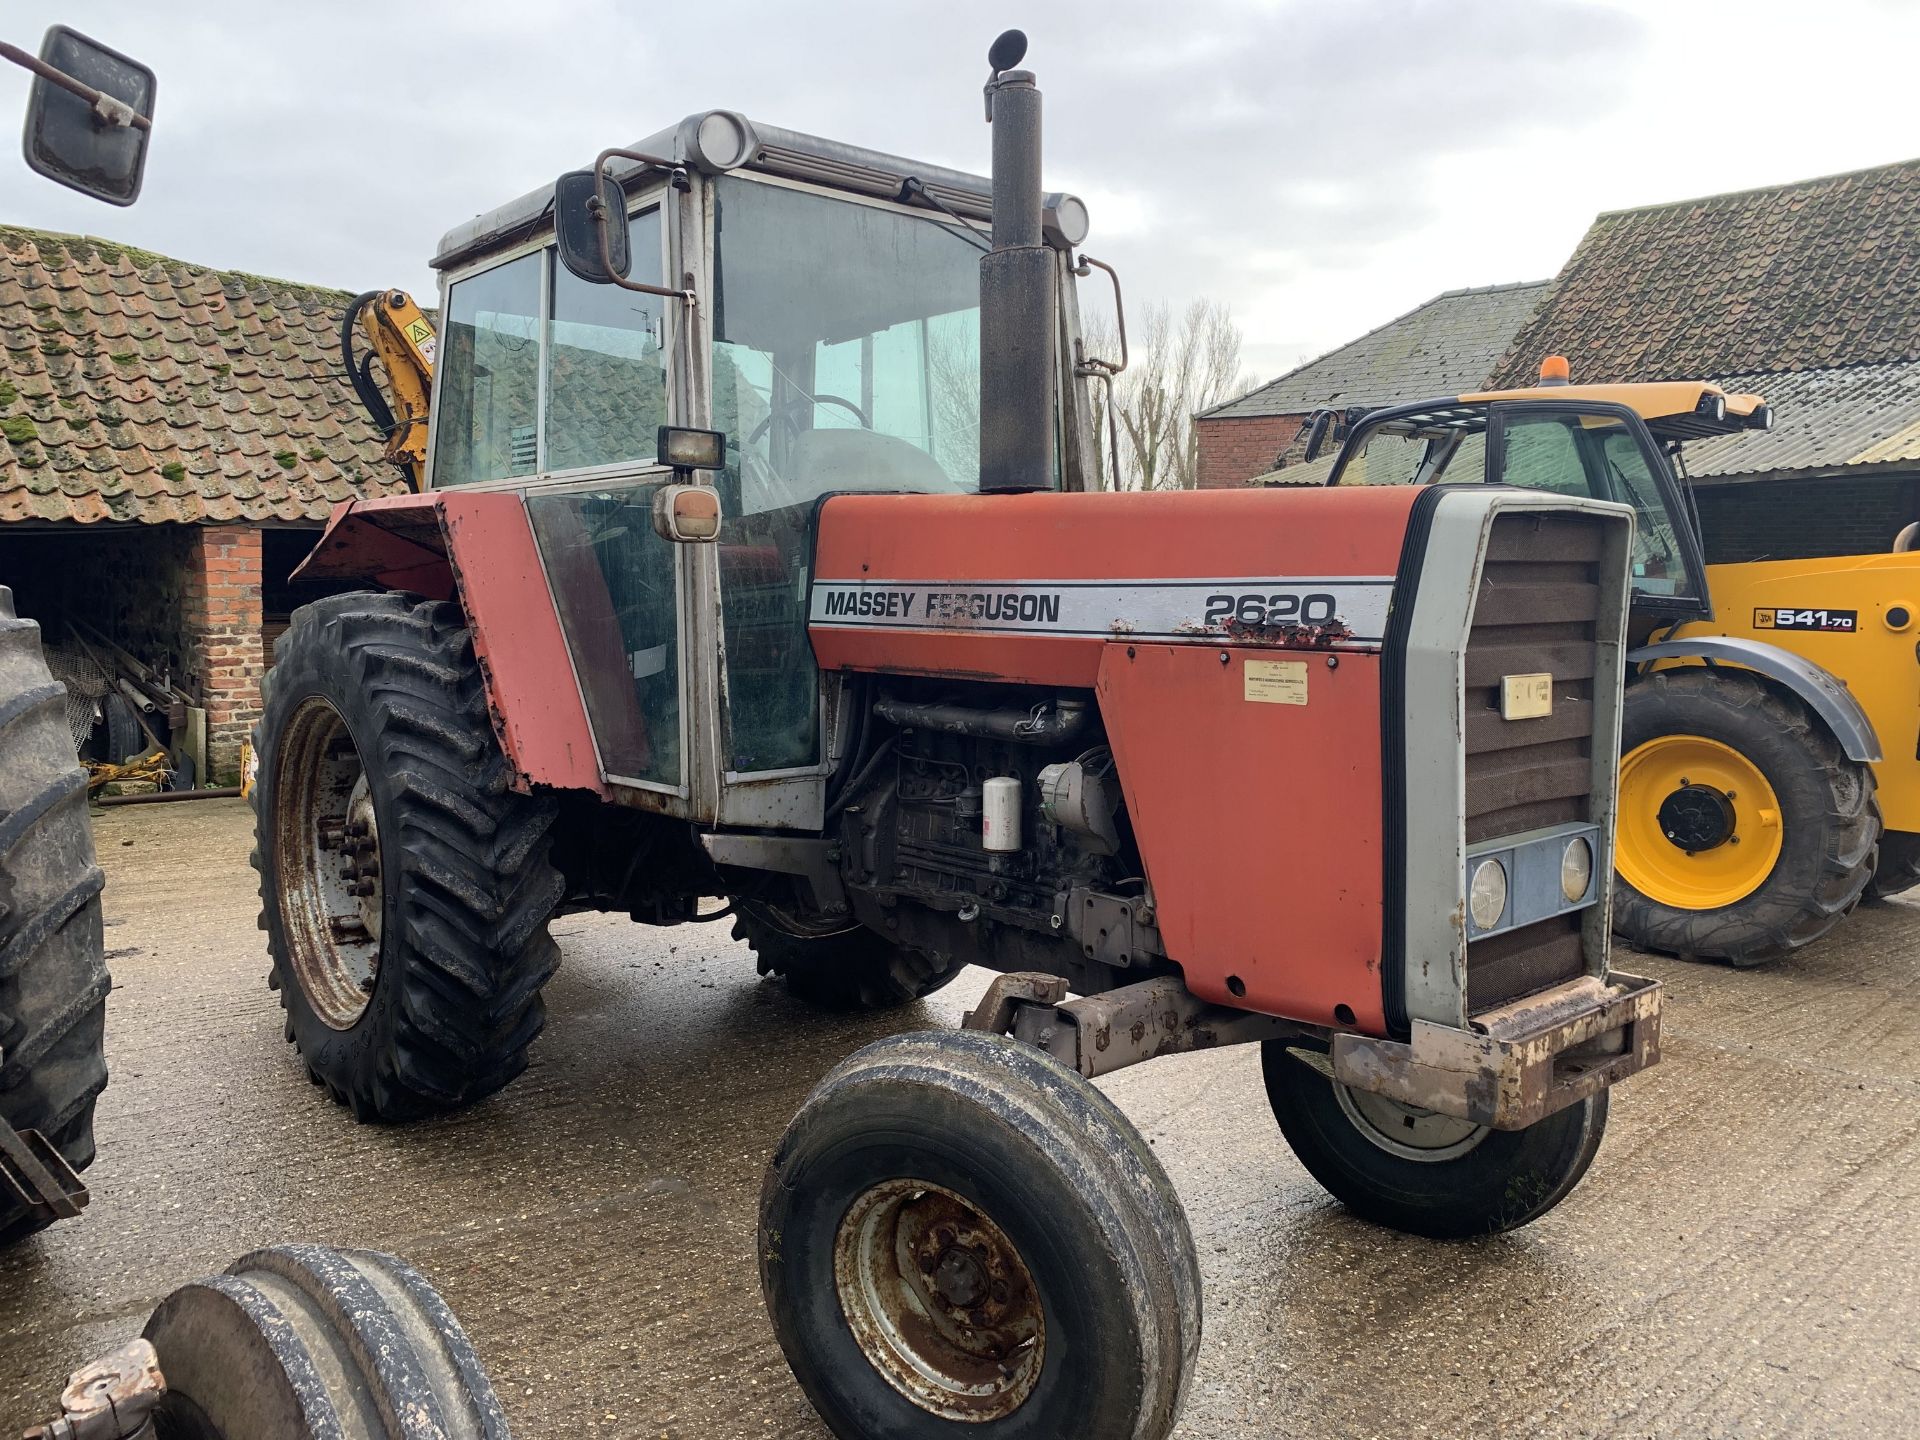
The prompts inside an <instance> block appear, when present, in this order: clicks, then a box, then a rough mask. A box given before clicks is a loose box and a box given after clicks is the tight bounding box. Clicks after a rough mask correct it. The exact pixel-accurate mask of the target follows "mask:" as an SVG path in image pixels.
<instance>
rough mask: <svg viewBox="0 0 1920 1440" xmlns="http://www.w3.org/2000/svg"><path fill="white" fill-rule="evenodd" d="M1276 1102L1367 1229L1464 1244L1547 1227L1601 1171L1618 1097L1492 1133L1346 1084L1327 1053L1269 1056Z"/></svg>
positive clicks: (1275, 1045) (1297, 1049)
mask: <svg viewBox="0 0 1920 1440" xmlns="http://www.w3.org/2000/svg"><path fill="white" fill-rule="evenodd" d="M1260 1064H1261V1069H1262V1071H1263V1072H1264V1074H1265V1077H1266V1082H1267V1100H1268V1102H1269V1103H1270V1104H1271V1105H1272V1106H1273V1114H1274V1118H1275V1119H1276V1120H1278V1121H1279V1122H1280V1133H1281V1134H1282V1135H1284V1136H1285V1137H1286V1140H1287V1144H1288V1145H1290V1146H1291V1147H1292V1148H1293V1153H1294V1154H1295V1155H1296V1156H1297V1157H1299V1160H1300V1163H1301V1164H1302V1165H1304V1166H1306V1167H1307V1173H1308V1174H1310V1175H1312V1176H1313V1178H1314V1179H1316V1180H1318V1181H1319V1182H1320V1183H1321V1184H1322V1185H1324V1186H1325V1187H1326V1188H1327V1191H1328V1193H1329V1194H1331V1195H1332V1196H1333V1197H1334V1198H1335V1199H1336V1200H1338V1201H1340V1203H1341V1204H1343V1205H1345V1206H1346V1207H1347V1208H1348V1209H1349V1210H1351V1211H1353V1213H1354V1214H1356V1215H1358V1216H1359V1217H1360V1218H1361V1219H1363V1220H1371V1221H1372V1222H1373V1223H1374V1224H1376V1225H1385V1226H1387V1227H1388V1228H1389V1229H1393V1230H1402V1231H1405V1232H1406V1233H1407V1234H1409V1235H1425V1236H1427V1237H1428V1238H1430V1239H1434V1240H1463V1239H1469V1238H1471V1237H1473V1236H1476V1235H1498V1234H1500V1233H1502V1232H1503V1231H1507V1230H1515V1229H1518V1228H1519V1227H1520V1226H1522V1225H1525V1224H1528V1223H1529V1222H1531V1221H1534V1220H1538V1219H1539V1218H1540V1217H1541V1216H1542V1215H1544V1214H1546V1213H1547V1211H1549V1210H1551V1209H1552V1208H1553V1207H1554V1206H1555V1205H1558V1204H1559V1203H1560V1202H1561V1201H1562V1200H1564V1199H1565V1198H1566V1197H1567V1194H1568V1192H1569V1191H1571V1190H1572V1189H1573V1187H1574V1186H1575V1185H1577V1184H1579V1183H1580V1177H1581V1176H1582V1175H1584V1174H1586V1173H1587V1167H1588V1166H1589V1165H1591V1164H1592V1163H1593V1156H1594V1152H1595V1151H1597V1150H1598V1149H1599V1148H1600V1138H1601V1136H1602V1135H1604V1134H1605V1133H1606V1129H1607V1092H1606V1091H1605V1090H1602V1091H1600V1092H1599V1093H1598V1094H1597V1095H1592V1096H1589V1097H1588V1098H1587V1099H1585V1100H1581V1101H1578V1102H1576V1103H1575V1104H1572V1105H1569V1106H1568V1107H1567V1108H1566V1109H1564V1110H1558V1111H1556V1112H1554V1113H1553V1114H1552V1115H1549V1116H1548V1117H1547V1118H1546V1119H1544V1120H1541V1121H1539V1122H1538V1123H1536V1124H1533V1125H1530V1126H1528V1127H1527V1128H1526V1129H1525V1130H1491V1129H1489V1128H1487V1127H1486V1126H1484V1125H1475V1124H1474V1123H1473V1122H1472V1121H1469V1120H1456V1119H1455V1118H1453V1117H1452V1116H1450V1115H1438V1114H1435V1113H1434V1112H1433V1111H1431V1110H1421V1109H1417V1108H1415V1107H1414V1106H1411V1105H1403V1104H1401V1103H1400V1102H1399V1101H1397V1100H1390V1099H1388V1098H1387V1097H1385V1096H1383V1095H1370V1094H1367V1093H1365V1092H1363V1091H1359V1090H1352V1089H1349V1088H1348V1087H1347V1086H1345V1085H1342V1084H1341V1083H1340V1082H1339V1081H1337V1080H1335V1079H1334V1078H1333V1076H1332V1073H1331V1070H1330V1068H1329V1066H1328V1061H1327V1058H1326V1053H1325V1051H1324V1050H1319V1049H1314V1048H1311V1047H1309V1046H1307V1045H1304V1044H1302V1043H1301V1042H1299V1041H1289V1040H1268V1041H1265V1042H1263V1043H1262V1045H1261V1047H1260Z"/></svg>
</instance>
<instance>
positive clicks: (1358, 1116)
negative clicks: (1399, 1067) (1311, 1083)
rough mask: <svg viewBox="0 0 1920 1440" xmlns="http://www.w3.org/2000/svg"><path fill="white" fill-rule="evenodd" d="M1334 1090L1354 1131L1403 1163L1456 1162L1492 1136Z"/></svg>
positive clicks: (1445, 1118) (1414, 1108)
mask: <svg viewBox="0 0 1920 1440" xmlns="http://www.w3.org/2000/svg"><path fill="white" fill-rule="evenodd" d="M1333 1090H1334V1095H1335V1097H1336V1098H1337V1099H1338V1100H1339V1102H1340V1109H1341V1111H1342V1112H1343V1113H1344V1114H1345V1115H1346V1117H1347V1119H1348V1121H1349V1122H1351V1124H1352V1125H1353V1128H1354V1129H1356V1130H1358V1131H1359V1132H1360V1133H1361V1134H1362V1135H1364V1136H1365V1137H1366V1138H1367V1139H1368V1140H1369V1141H1371V1142H1372V1143H1373V1144H1375V1145H1377V1146H1379V1147H1380V1149H1382V1150H1385V1151H1386V1152H1387V1153H1388V1154H1389V1155H1398V1156H1399V1157H1400V1158H1401V1159H1403V1160H1417V1161H1420V1162H1421V1163H1423V1164H1434V1163H1437V1162H1439V1161H1443V1160H1457V1159H1459V1158H1460V1157H1461V1156H1462V1155H1464V1154H1466V1153H1467V1152H1468V1151H1469V1150H1471V1149H1473V1148H1474V1147H1475V1146H1476V1145H1478V1144H1479V1143H1480V1142H1481V1141H1482V1140H1484V1139H1486V1138H1487V1136H1489V1135H1490V1134H1492V1133H1493V1132H1492V1131H1491V1130H1489V1129H1488V1128H1487V1127H1486V1126H1484V1125H1476V1124H1474V1123H1473V1121H1471V1120H1462V1119H1460V1118H1458V1117H1457V1116H1453V1115H1442V1114H1440V1113H1439V1112H1438V1111H1435V1110H1423V1109H1421V1108H1420V1107H1419V1106H1418V1105H1408V1104H1406V1103H1404V1102H1403V1101H1399V1100H1395V1099H1392V1098H1391V1097H1389V1096H1386V1095H1375V1094H1373V1093H1371V1092H1370V1091H1366V1090H1353V1089H1350V1088H1348V1087H1347V1086H1345V1085H1342V1084H1340V1083H1339V1082H1338V1081H1335V1082H1334V1086H1333Z"/></svg>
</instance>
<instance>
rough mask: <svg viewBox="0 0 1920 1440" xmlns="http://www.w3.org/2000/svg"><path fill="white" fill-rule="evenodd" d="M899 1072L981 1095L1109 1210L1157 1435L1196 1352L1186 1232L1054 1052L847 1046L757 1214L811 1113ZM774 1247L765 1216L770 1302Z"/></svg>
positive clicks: (1097, 1103)
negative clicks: (1127, 1278) (1139, 1300)
mask: <svg viewBox="0 0 1920 1440" xmlns="http://www.w3.org/2000/svg"><path fill="white" fill-rule="evenodd" d="M902 1079H904V1080H908V1081H912V1082H918V1083H921V1084H927V1085H933V1086H938V1087H940V1088H946V1089H953V1090H957V1091H959V1092H960V1093H963V1094H967V1095H969V1096H971V1097H972V1098H974V1099H976V1100H980V1101H985V1100H988V1099H989V1098H990V1099H991V1101H992V1103H993V1104H994V1106H995V1108H996V1110H997V1111H998V1113H999V1114H1000V1115H1001V1117H1002V1118H1003V1119H1005V1118H1011V1119H1012V1120H1013V1123H1014V1124H1015V1126H1016V1128H1017V1129H1018V1130H1019V1131H1020V1132H1021V1133H1022V1135H1023V1136H1024V1137H1025V1138H1026V1140H1027V1141H1028V1142H1029V1143H1031V1144H1033V1145H1035V1146H1036V1147H1038V1148H1039V1149H1041V1150H1042V1152H1043V1153H1045V1154H1047V1155H1048V1157H1049V1161H1050V1163H1052V1164H1054V1165H1056V1166H1057V1167H1059V1168H1060V1169H1061V1170H1062V1171H1063V1173H1066V1174H1069V1175H1074V1174H1077V1175H1078V1176H1079V1177H1080V1178H1079V1182H1078V1184H1076V1185H1075V1187H1074V1188H1075V1191H1076V1193H1079V1194H1082V1195H1084V1196H1086V1197H1088V1200H1089V1202H1090V1203H1093V1204H1096V1205H1103V1206H1110V1207H1112V1210H1113V1212H1114V1214H1115V1215H1116V1216H1117V1217H1118V1218H1117V1223H1112V1224H1110V1225H1109V1226H1108V1228H1107V1231H1106V1233H1107V1235H1108V1238H1109V1239H1110V1241H1111V1242H1112V1243H1113V1244H1114V1245H1115V1246H1116V1248H1118V1249H1119V1250H1121V1251H1122V1252H1123V1259H1122V1263H1123V1265H1125V1266H1127V1267H1130V1268H1132V1270H1133V1272H1134V1273H1135V1274H1136V1275H1138V1276H1139V1281H1140V1283H1139V1285H1138V1286H1137V1287H1135V1288H1136V1289H1137V1293H1138V1294H1139V1295H1141V1296H1145V1297H1148V1299H1149V1303H1147V1304H1144V1305H1142V1306H1141V1307H1140V1310H1139V1314H1140V1317H1141V1319H1142V1320H1143V1322H1144V1324H1143V1332H1144V1333H1145V1336H1146V1340H1145V1343H1146V1345H1147V1347H1148V1349H1149V1351H1150V1352H1151V1353H1152V1354H1153V1355H1154V1356H1155V1363H1154V1364H1153V1365H1152V1366H1151V1367H1149V1369H1150V1371H1151V1373H1150V1374H1149V1375H1147V1376H1145V1377H1144V1378H1145V1380H1146V1384H1147V1391H1148V1393H1147V1400H1146V1403H1145V1404H1144V1405H1143V1406H1142V1410H1141V1413H1140V1415H1139V1417H1138V1420H1137V1423H1136V1427H1135V1429H1134V1430H1133V1431H1132V1432H1131V1433H1132V1434H1133V1435H1134V1436H1135V1437H1138V1440H1159V1437H1162V1436H1164V1435H1166V1434H1167V1433H1168V1432H1169V1431H1170V1430H1171V1429H1172V1427H1173V1424H1174V1422H1175V1420H1176V1419H1177V1418H1178V1416H1179V1413H1180V1409H1181V1406H1182V1404H1183V1402H1184V1399H1185V1395H1186V1391H1187V1388H1188V1384H1189V1382H1190V1380H1191V1377H1192V1373H1193V1368H1194V1363H1195V1359H1196V1357H1197V1355H1198V1353H1199V1348H1200V1340H1201V1330H1202V1307H1201V1288H1200V1266H1199V1258H1198V1255H1197V1253H1196V1251H1195V1248H1194V1243H1193V1235H1192V1230H1191V1228H1190V1226H1189V1224H1188V1221H1187V1217H1186V1212H1185V1209H1184V1207H1183V1206H1182V1205H1181V1203H1180V1199H1179V1196H1178V1194H1177V1193H1176V1192H1175V1191H1174V1188H1173V1185H1172V1182H1171V1181H1170V1180H1169V1179H1168V1178H1167V1174H1166V1171H1165V1169H1164V1168H1163V1167H1162V1166H1161V1164H1160V1162H1159V1160H1158V1158H1157V1157H1156V1156H1155V1155H1154V1154H1153V1151H1152V1148H1151V1147H1150V1146H1149V1145H1148V1143H1147V1141H1146V1139H1145V1137H1144V1136H1142V1135H1141V1134H1140V1132H1139V1130H1138V1129H1137V1128H1136V1127H1135V1126H1134V1125H1133V1124H1132V1122H1131V1121H1129V1120H1128V1119H1127V1118H1126V1117H1125V1116H1124V1115H1123V1114H1122V1113H1121V1112H1120V1110H1119V1108H1118V1107H1117V1106H1115V1105H1114V1103H1113V1102H1112V1101H1111V1100H1110V1099H1109V1098H1108V1097H1107V1096H1106V1095H1105V1094H1103V1093H1102V1092H1101V1091H1099V1090H1098V1089H1096V1088H1095V1087H1094V1086H1093V1085H1092V1084H1090V1083H1089V1082H1087V1081H1086V1080H1084V1079H1082V1078H1081V1077H1080V1076H1078V1075H1076V1074H1074V1073H1073V1072H1072V1071H1069V1070H1067V1069H1066V1068H1065V1067H1064V1066H1062V1065H1060V1064H1059V1063H1058V1062H1057V1061H1055V1060H1053V1059H1052V1057H1050V1056H1047V1055H1045V1054H1043V1053H1041V1052H1040V1051H1037V1050H1034V1049H1033V1048H1031V1047H1030V1046H1026V1045H1023V1044H1020V1043H1018V1042H1016V1041H1012V1040H1009V1039H1006V1038H1004V1037H1001V1036H997V1035H986V1034H981V1033H979V1032H975V1031H969V1030H935V1031H923V1032H910V1033H906V1034H901V1035H893V1036H888V1037H886V1038H885V1039H882V1040H878V1041H875V1042H874V1043H873V1044H870V1045H868V1046H866V1047H864V1048H863V1049H861V1050H859V1051H856V1052H855V1053H854V1054H853V1055H851V1056H849V1057H848V1058H847V1059H846V1060H844V1061H842V1062H841V1063H840V1064H839V1065H838V1066H836V1067H835V1068H834V1069H833V1070H832V1071H831V1072H829V1073H828V1075H827V1076H826V1077H825V1078H824V1079H822V1080H821V1081H820V1083H819V1084H818V1085H817V1086H815V1088H814V1090H813V1091H812V1093H811V1094H809V1095H808V1097H807V1100H806V1101H805V1103H804V1104H803V1105H802V1106H801V1108H800V1111H799V1113H798V1114H797V1115H796V1116H795V1118H794V1121H793V1123H792V1124H791V1125H790V1126H789V1128H788V1130H787V1132H786V1135H785V1136H783V1138H782V1140H781V1142H780V1145H779V1146H778V1148H777V1149H776V1151H775V1154H774V1157H773V1161H772V1163H771V1164H770V1165H769V1167H768V1172H767V1178H766V1182H765V1185H764V1186H763V1189H762V1198H761V1213H762V1216H763V1217H765V1216H766V1215H767V1214H768V1213H769V1202H770V1201H771V1200H772V1199H773V1198H774V1197H775V1196H776V1195H777V1194H778V1192H779V1191H780V1190H781V1189H782V1188H783V1186H784V1185H785V1183H786V1182H785V1177H784V1172H783V1166H784V1165H785V1163H786V1160H787V1157H788V1155H789V1153H790V1151H791V1149H792V1148H793V1147H794V1145H795V1144H796V1143H797V1142H798V1143H804V1141H803V1137H804V1135H805V1132H806V1129H807V1126H808V1124H809V1121H810V1117H812V1116H814V1115H816V1114H819V1113H821V1112H823V1111H825V1110H827V1109H829V1108H831V1107H835V1106H836V1105H838V1104H842V1103H846V1104H852V1105H856V1106H857V1105H858V1103H859V1092H860V1091H861V1089H862V1087H863V1086H865V1085H867V1084H869V1083H873V1082H881V1083H885V1082H887V1081H889V1080H896V1081H897V1080H902ZM778 1251H779V1244H778V1237H777V1236H769V1235H768V1233H767V1232H766V1228H765V1226H764V1224H763V1227H762V1235H761V1245H760V1252H761V1254H760V1261H761V1277H762V1285H763V1287H764V1288H765V1289H766V1290H767V1292H768V1295H769V1305H770V1309H773V1308H774V1307H773V1305H772V1297H773V1294H774V1287H775V1284H776V1276H775V1271H776V1270H777V1269H778V1268H779V1265H780V1259H779V1254H778ZM1168 1300H1170V1301H1171V1305H1170V1306H1169V1305H1168V1304H1166V1303H1165V1302H1166V1301H1168ZM1152 1302H1160V1303H1152ZM775 1313H776V1326H777V1325H778V1323H779V1316H778V1312H777V1311H776V1312H775ZM782 1338H783V1343H785V1341H786V1339H787V1337H782ZM942 1433H944V1431H943V1432H942Z"/></svg>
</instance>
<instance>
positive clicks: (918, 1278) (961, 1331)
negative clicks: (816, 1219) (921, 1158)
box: [833, 1179, 1047, 1423]
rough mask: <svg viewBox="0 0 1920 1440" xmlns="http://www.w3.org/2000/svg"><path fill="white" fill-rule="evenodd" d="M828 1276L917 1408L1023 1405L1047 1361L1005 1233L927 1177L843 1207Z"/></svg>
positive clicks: (888, 1376)
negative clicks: (830, 1272) (842, 1216)
mask: <svg viewBox="0 0 1920 1440" xmlns="http://www.w3.org/2000/svg"><path fill="white" fill-rule="evenodd" d="M833 1278H834V1284H835V1287H836V1288H837V1289H838V1291H839V1295H840V1308H841V1311H842V1313H844V1314H845V1316H846V1320H847V1326H848V1328H849V1329H850V1330H851V1331H852V1333H853V1338H854V1341H855V1343H857V1344H858V1345H859V1346H860V1350H861V1352H862V1353H863V1354H864V1355H865V1356H866V1357H867V1360H868V1362H869V1363H870V1364H872V1366H873V1368H874V1369H875V1370H877V1371H878V1372H879V1373H880V1376H881V1378H882V1379H884V1380H885V1381H886V1382H887V1383H888V1384H889V1385H891V1386H892V1387H893V1388H894V1389H895V1390H897V1391H899V1392H900V1393H901V1394H902V1395H904V1396H905V1397H906V1398H907V1399H908V1400H910V1401H912V1402H913V1403H914V1404H915V1405H917V1406H919V1407H920V1408H921V1409H922V1410H925V1411H927V1412H928V1413H930V1414H933V1415H939V1416H942V1417H944V1418H946V1419H949V1420H959V1421H965V1422H971V1423H980V1422H984V1421H988V1420H998V1419H1001V1418H1004V1417H1005V1416H1008V1415H1011V1414H1012V1413H1013V1412H1014V1411H1016V1410H1018V1409H1019V1408H1020V1406H1021V1405H1022V1404H1024V1403H1025V1401H1026V1399H1027V1396H1028V1395H1029V1394H1031V1393H1032V1391H1033V1387H1034V1384H1035V1382H1036V1381H1038V1380H1039V1378H1040V1370H1041V1367H1042V1366H1043V1365H1044V1364H1045V1362H1046V1349H1047V1335H1046V1319H1045V1316H1044V1314H1043V1313H1042V1306H1041V1301H1040V1291H1039V1288H1038V1287H1037V1286H1036V1285H1035V1284H1034V1283H1033V1276H1032V1274H1031V1273H1030V1272H1029V1271H1028V1269H1027V1265H1026V1262H1025V1261H1024V1260H1023V1259H1022V1258H1021V1256H1020V1252H1019V1250H1018V1249H1016V1248H1015V1246H1014V1244H1013V1242H1012V1241H1011V1240H1009V1239H1008V1238H1007V1235H1006V1232H1005V1231H1003V1230H1001V1228H1000V1227H999V1226H998V1225H996V1224H995V1223H994V1222H993V1220H992V1219H990V1218H989V1217H988V1216H987V1215H985V1214H984V1213H983V1212H981V1211H980V1210H979V1209H978V1208H977V1207H975V1206H974V1205H973V1204H972V1203H971V1202H969V1201H967V1200H963V1199H962V1198H961V1197H960V1196H958V1195H956V1194H954V1193H953V1192H952V1191H951V1190H947V1189H943V1188H942V1187H940V1186H938V1185H930V1184H928V1183H927V1182H925V1181H923V1180H906V1179H902V1180H889V1181H887V1182H885V1183H884V1184H880V1185H876V1186H874V1187H873V1188H872V1189H870V1190H868V1191H867V1192H866V1193H865V1194H863V1195H861V1196H860V1198H859V1199H857V1200H855V1201H854V1202H853V1204H852V1205H851V1206H850V1207H849V1208H848V1210H847V1213H846V1215H845V1217H844V1218H843V1219H842V1220H841V1222H840V1230H839V1233H838V1235H837V1236H836V1237H835V1241H834V1251H833Z"/></svg>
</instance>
